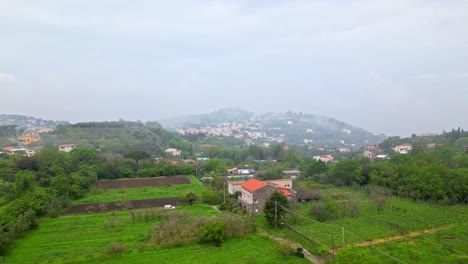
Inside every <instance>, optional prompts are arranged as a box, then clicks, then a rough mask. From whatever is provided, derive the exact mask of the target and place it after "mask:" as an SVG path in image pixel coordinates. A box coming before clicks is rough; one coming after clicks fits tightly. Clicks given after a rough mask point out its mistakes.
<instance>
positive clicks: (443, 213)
mask: <svg viewBox="0 0 468 264" xmlns="http://www.w3.org/2000/svg"><path fill="white" fill-rule="evenodd" d="M330 192H333V193H335V194H336V193H341V194H340V195H338V196H340V197H341V199H347V196H348V195H353V196H354V197H356V196H358V197H359V198H360V200H361V201H360V204H361V215H360V216H359V217H358V218H349V217H345V218H338V219H336V220H333V221H327V222H325V223H321V222H318V221H315V220H314V218H313V216H312V215H311V214H310V213H309V210H310V209H309V208H310V206H311V204H309V203H303V204H300V207H301V215H302V216H304V217H306V218H308V219H305V218H298V219H297V222H296V223H294V224H292V226H293V227H294V228H295V229H297V230H298V231H300V232H302V233H303V234H306V235H308V236H309V237H311V238H313V239H314V240H316V241H317V245H314V244H313V243H310V242H308V241H307V240H305V239H303V238H302V237H300V236H298V235H295V234H293V233H292V232H290V231H288V230H277V231H275V230H271V229H269V231H270V232H272V233H273V234H275V235H277V236H280V237H293V239H294V240H296V241H298V242H300V243H301V244H302V245H303V246H304V247H305V248H307V249H308V250H309V251H311V252H313V253H315V254H329V252H328V251H327V250H326V249H327V248H330V247H331V246H332V234H333V237H334V245H335V246H337V245H339V246H341V241H342V238H343V237H342V227H343V226H344V227H345V229H346V232H345V236H344V240H345V244H349V243H354V242H360V240H359V239H358V238H360V239H363V240H365V241H372V240H376V239H378V238H385V237H393V236H397V235H402V234H403V235H404V234H405V233H406V232H401V231H400V230H398V228H397V227H396V226H395V225H398V226H399V227H401V228H402V229H404V230H406V231H416V232H417V231H422V230H426V229H432V228H437V227H446V229H444V230H441V231H439V232H436V233H433V234H425V235H420V236H417V237H415V238H413V239H412V238H408V239H406V240H408V241H413V240H417V241H419V242H417V243H416V244H415V245H417V246H414V247H408V248H409V249H408V250H406V251H405V250H402V247H405V242H401V243H400V242H398V241H395V242H387V243H383V244H378V245H375V247H377V248H379V249H381V250H383V251H385V252H388V253H390V254H392V255H395V256H401V258H402V259H404V260H407V262H409V263H412V262H415V261H414V259H418V258H420V259H421V260H423V259H424V261H421V262H418V263H426V262H427V261H426V260H427V259H430V258H433V259H440V258H439V256H445V257H447V256H450V257H448V258H449V259H451V260H455V259H458V258H463V256H465V261H466V256H467V253H468V252H467V250H466V248H468V246H467V243H468V225H467V224H466V219H467V217H468V211H467V207H466V206H460V205H459V206H438V205H432V204H429V203H423V202H417V203H415V202H412V201H410V200H406V199H401V198H392V199H391V200H390V201H389V203H388V204H387V205H386V207H385V209H384V211H383V212H381V213H377V210H376V209H375V206H374V205H373V204H372V203H370V201H369V200H368V199H367V195H365V194H364V193H363V192H357V193H356V192H352V193H351V192H349V190H347V189H334V190H330ZM289 216H290V214H289ZM257 223H258V224H259V225H260V226H264V227H266V228H268V226H267V224H266V222H265V220H264V217H263V216H259V217H258V218H257ZM348 231H349V232H350V233H351V234H349V233H348ZM353 235H355V236H357V237H358V238H356V237H353ZM443 236H454V237H460V238H461V240H459V241H457V240H447V239H444V238H441V237H443ZM434 237H439V238H438V239H435V238H434ZM406 240H403V241H406ZM411 243H413V242H411ZM429 244H433V245H432V247H433V248H434V250H430V249H429V248H430V247H429V246H428V245H429ZM387 245H390V246H388V247H387ZM391 245H395V246H391ZM419 246H421V249H419ZM410 249H411V250H410ZM366 250H367V251H369V249H368V248H366V247H364V248H361V249H360V250H359V251H357V250H356V251H354V250H352V251H351V253H352V254H356V255H355V256H354V257H357V259H359V256H360V254H362V256H361V257H363V256H365V255H364V253H362V252H363V251H366ZM418 250H421V253H418ZM375 255H378V257H380V258H381V259H382V261H383V260H386V261H387V260H388V259H389V258H388V257H385V256H384V255H383V254H381V253H378V252H376V253H375ZM349 260H350V259H347V260H344V261H343V262H340V263H346V261H349ZM361 261H362V259H361ZM369 261H370V262H372V261H373V260H372V259H369ZM379 261H380V260H379ZM416 262H417V261H416ZM356 263H359V261H357V262H356ZM361 263H362V262H361ZM428 263H444V262H437V261H434V262H433V261H430V262H428ZM445 263H452V262H451V261H448V262H445ZM462 263H463V262H462Z"/></svg>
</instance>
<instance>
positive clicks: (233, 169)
mask: <svg viewBox="0 0 468 264" xmlns="http://www.w3.org/2000/svg"><path fill="white" fill-rule="evenodd" d="M236 170H237V168H236V167H235V168H232V169H229V170H227V172H233V171H236Z"/></svg>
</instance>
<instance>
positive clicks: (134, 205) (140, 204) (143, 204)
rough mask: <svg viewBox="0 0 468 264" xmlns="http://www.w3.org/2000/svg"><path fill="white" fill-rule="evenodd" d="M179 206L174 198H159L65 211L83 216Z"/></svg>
mask: <svg viewBox="0 0 468 264" xmlns="http://www.w3.org/2000/svg"><path fill="white" fill-rule="evenodd" d="M166 204H170V205H179V204H180V199H179V198H177V197H173V198H158V199H144V200H133V201H123V202H109V203H90V204H77V205H75V206H72V207H70V208H68V209H66V210H65V214H81V213H97V212H105V211H114V210H125V209H142V208H153V207H164V205H166Z"/></svg>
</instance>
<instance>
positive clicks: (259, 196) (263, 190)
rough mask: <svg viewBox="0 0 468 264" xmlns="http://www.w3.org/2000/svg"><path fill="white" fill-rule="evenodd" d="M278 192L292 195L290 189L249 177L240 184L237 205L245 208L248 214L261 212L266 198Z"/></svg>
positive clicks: (289, 196)
mask: <svg viewBox="0 0 468 264" xmlns="http://www.w3.org/2000/svg"><path fill="white" fill-rule="evenodd" d="M274 192H280V193H282V194H283V195H285V196H286V197H288V198H289V199H290V198H291V197H292V195H293V193H292V189H290V188H286V187H284V186H282V185H279V184H277V183H276V184H275V183H273V182H268V181H259V180H256V179H250V180H248V181H246V182H244V183H242V184H241V195H240V196H239V197H238V201H239V206H241V208H243V209H245V210H246V211H247V213H248V214H249V215H256V214H259V213H261V212H263V208H264V207H265V203H266V201H267V199H268V198H269V197H270V196H271V195H272V194H273V193H274Z"/></svg>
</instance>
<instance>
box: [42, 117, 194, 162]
mask: <svg viewBox="0 0 468 264" xmlns="http://www.w3.org/2000/svg"><path fill="white" fill-rule="evenodd" d="M42 138H43V141H42V142H41V143H40V144H42V145H43V146H45V147H56V146H57V145H59V144H76V145H77V147H86V148H95V149H100V151H101V152H103V153H114V154H123V153H126V152H128V151H130V150H135V149H138V150H143V151H147V152H148V153H150V154H153V155H163V154H164V150H165V149H167V148H170V147H171V148H177V149H181V150H183V151H184V153H187V154H190V153H189V152H190V149H191V146H190V144H189V143H187V142H184V141H183V140H181V139H179V138H177V137H175V136H174V135H172V134H171V133H170V132H168V131H166V130H164V129H163V128H162V127H161V125H160V124H159V123H157V122H146V123H142V122H130V121H113V122H87V123H77V124H74V125H58V126H57V128H56V129H55V131H53V132H49V133H43V134H42Z"/></svg>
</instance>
